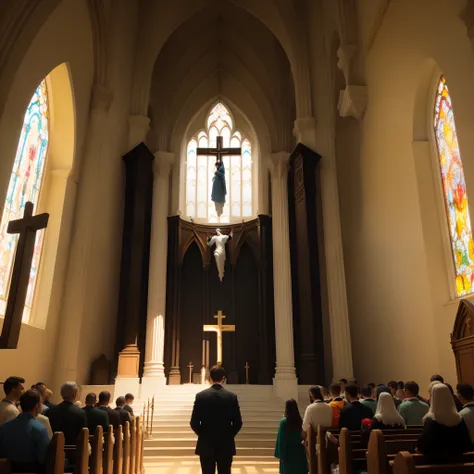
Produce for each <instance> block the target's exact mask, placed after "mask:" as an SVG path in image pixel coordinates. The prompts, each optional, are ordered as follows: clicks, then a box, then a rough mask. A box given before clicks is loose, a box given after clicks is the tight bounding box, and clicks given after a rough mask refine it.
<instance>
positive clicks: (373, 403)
mask: <svg viewBox="0 0 474 474" xmlns="http://www.w3.org/2000/svg"><path fill="white" fill-rule="evenodd" d="M360 394H361V395H362V400H361V401H360V403H362V405H365V406H367V407H369V408H370V409H371V410H372V412H373V414H374V415H375V412H376V411H377V400H375V398H373V388H372V387H370V386H367V387H362V389H361V391H360Z"/></svg>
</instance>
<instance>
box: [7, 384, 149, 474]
mask: <svg viewBox="0 0 474 474" xmlns="http://www.w3.org/2000/svg"><path fill="white" fill-rule="evenodd" d="M24 384H25V380H24V379H23V378H21V377H9V378H8V379H7V380H6V381H5V382H4V384H3V389H4V392H5V398H4V399H3V400H2V401H1V402H0V473H1V474H8V473H10V472H13V473H15V472H18V473H54V474H59V473H64V472H74V473H77V474H85V473H88V472H91V474H92V473H95V474H99V473H104V474H112V473H113V474H136V473H140V472H142V471H143V464H142V458H143V456H142V453H143V430H142V426H141V420H140V418H139V417H135V416H134V413H133V409H132V407H131V405H132V404H133V400H134V396H133V395H132V394H127V395H126V396H120V397H118V398H117V400H116V408H114V409H112V408H110V406H109V405H110V400H111V394H110V393H109V392H107V391H103V392H101V393H100V394H99V396H98V397H97V395H96V394H95V393H89V394H88V395H87V396H86V398H85V404H84V406H83V405H82V403H81V402H80V401H79V400H78V392H79V387H78V386H77V384H76V383H75V382H66V383H64V384H63V385H62V387H61V398H62V402H61V403H59V404H58V405H55V404H53V402H52V397H53V393H52V392H51V391H50V390H48V389H47V388H46V386H45V384H44V383H41V382H40V383H37V384H35V385H33V386H32V387H31V389H29V390H25V386H24Z"/></svg>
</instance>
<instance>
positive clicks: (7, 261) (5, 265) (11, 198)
mask: <svg viewBox="0 0 474 474" xmlns="http://www.w3.org/2000/svg"><path fill="white" fill-rule="evenodd" d="M47 151H48V91H47V89H46V81H43V82H42V83H41V84H40V85H39V87H38V88H37V89H36V91H35V93H34V95H33V97H32V99H31V101H30V103H29V105H28V108H27V109H26V113H25V118H24V121H23V128H22V130H21V135H20V141H19V143H18V148H17V151H16V155H15V161H14V163H13V169H12V173H11V177H10V183H9V185H8V191H7V196H6V199H5V204H4V208H3V215H2V220H1V224H0V314H1V315H4V314H5V309H6V300H7V297H8V290H9V288H10V279H11V273H12V270H13V262H14V259H15V252H16V246H17V242H18V235H12V234H7V226H8V222H9V221H11V220H14V219H19V218H21V217H22V216H23V210H24V207H25V203H26V202H27V201H31V202H32V203H33V204H34V208H35V210H36V208H37V206H38V201H39V195H40V192H41V185H42V182H43V175H44V168H45V162H46V155H47ZM43 237H44V231H41V232H38V233H37V236H36V242H35V248H34V253H33V262H32V267H31V272H30V280H29V284H28V291H27V295H26V303H25V309H24V311H23V322H28V321H29V319H30V312H31V307H32V305H33V298H34V293H35V287H36V282H37V279H38V268H39V264H40V259H41V249H42V247H43Z"/></svg>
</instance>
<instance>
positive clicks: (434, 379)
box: [430, 374, 444, 383]
mask: <svg viewBox="0 0 474 474" xmlns="http://www.w3.org/2000/svg"><path fill="white" fill-rule="evenodd" d="M430 382H441V383H444V378H443V376H442V375H439V374H434V375H432V376H431V378H430Z"/></svg>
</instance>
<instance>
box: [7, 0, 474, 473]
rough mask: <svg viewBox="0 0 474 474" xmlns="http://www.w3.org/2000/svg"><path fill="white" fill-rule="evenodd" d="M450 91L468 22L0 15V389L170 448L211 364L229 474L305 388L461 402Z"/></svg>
mask: <svg viewBox="0 0 474 474" xmlns="http://www.w3.org/2000/svg"><path fill="white" fill-rule="evenodd" d="M473 77H474V1H472V0H432V1H430V2H423V1H418V2H414V1H409V0H399V1H395V0H258V1H255V0H219V1H218V0H194V1H192V2H189V1H187V0H173V1H167V0H139V1H127V0H114V1H111V0H6V1H2V2H1V3H0V143H1V146H0V197H1V199H0V203H2V205H3V207H2V208H1V209H0V211H1V212H2V218H1V223H0V316H1V322H0V324H1V325H2V326H3V333H2V335H1V337H0V380H5V379H7V377H9V376H12V375H17V376H21V377H24V378H25V379H26V381H27V385H31V384H33V383H35V382H36V381H37V380H44V381H45V383H46V384H47V386H48V387H51V389H52V390H53V392H54V393H55V394H58V395H59V389H60V387H61V384H62V383H63V382H65V381H75V382H76V383H77V384H78V385H79V386H80V387H82V388H81V396H82V394H83V395H84V396H85V394H86V393H87V392H88V391H100V389H103V388H104V387H106V388H107V389H108V390H110V391H111V392H112V394H115V396H118V395H122V394H125V393H127V392H132V393H134V394H135V396H136V404H137V406H139V407H140V409H141V408H142V407H143V406H146V404H147V400H148V401H149V400H150V399H152V398H153V397H156V404H157V405H158V406H157V412H156V416H157V417H158V418H157V419H158V420H161V422H162V425H163V427H162V428H161V430H162V431H160V433H161V435H162V436H164V437H165V438H166V437H168V438H170V439H175V438H176V439H177V437H178V435H175V436H171V434H170V433H169V432H166V429H165V428H166V426H167V424H168V425H172V424H173V423H178V425H180V426H181V425H183V426H184V425H186V429H188V426H189V424H188V411H189V410H190V409H191V407H192V401H193V399H194V395H195V394H196V393H197V391H198V390H201V389H202V387H203V385H205V384H206V383H208V382H207V381H208V374H209V367H210V366H212V365H214V364H216V363H219V364H222V365H223V367H224V368H225V370H226V374H227V383H228V384H229V386H230V387H231V389H232V390H233V391H235V393H237V394H238V395H239V398H240V399H242V408H243V414H244V427H245V415H246V414H247V419H248V420H249V423H248V425H247V426H250V427H251V428H253V425H252V419H254V422H255V426H257V425H258V423H260V422H261V423H260V425H261V426H263V428H262V429H263V433H264V436H263V435H261V433H260V434H259V433H257V431H255V433H257V435H258V436H257V438H253V437H252V436H253V435H252V432H249V433H245V436H244V435H242V436H243V439H242V441H241V445H240V446H241V447H242V450H243V451H244V452H245V450H246V449H247V450H248V453H247V454H246V455H244V456H243V458H242V459H244V461H241V460H239V461H238V462H240V463H241V465H240V467H239V464H238V463H237V465H236V469H237V471H236V472H241V473H252V472H277V471H278V465H277V464H275V462H274V460H273V448H274V437H275V436H276V432H275V429H274V428H275V426H274V425H275V420H278V419H279V417H280V415H281V413H282V411H283V403H284V401H285V400H287V399H289V398H294V399H297V400H301V403H303V401H304V403H307V390H308V386H311V385H315V384H321V385H324V386H327V385H328V384H330V383H331V382H334V381H339V380H340V379H347V380H352V379H356V380H357V381H358V382H359V383H360V384H367V383H370V382H374V383H386V382H387V381H389V380H415V381H418V383H420V387H421V391H422V392H427V390H428V385H429V378H430V376H431V375H432V374H435V373H440V374H443V376H444V378H445V379H446V380H449V381H450V382H451V384H453V385H456V383H457V382H458V381H464V382H469V383H471V384H472V383H474V326H473V323H472V318H474V306H472V303H471V301H472V297H473V294H474V239H473V236H472V227H471V217H470V210H471V209H473V207H470V206H469V204H470V203H474V135H473V134H472V133H471V132H470V130H471V129H472V127H473V126H474V114H473V110H474V90H473V88H472V78H473ZM217 163H219V164H217ZM221 163H222V164H221ZM219 166H222V176H221V178H218V177H217V173H218V171H219ZM216 170H217V171H216ZM219 179H220V180H221V181H220V182H224V188H225V192H224V194H223V195H224V201H225V202H224V203H222V202H217V201H215V199H214V197H215V194H214V191H215V189H216V184H217V183H219ZM211 192H212V194H211ZM27 202H32V203H33V208H34V210H33V214H35V215H38V214H41V215H43V214H48V215H49V217H48V219H46V220H47V225H46V223H45V222H43V224H41V225H38V226H37V228H35V231H34V232H33V231H32V228H31V227H28V226H27V227H25V229H27V230H25V234H24V235H26V237H24V238H25V239H26V240H25V241H28V242H31V245H30V246H29V247H28V245H26V247H22V246H21V245H22V244H21V242H23V240H22V239H23V237H22V236H23V234H22V233H21V232H20V231H18V232H20V234H12V233H9V232H8V231H7V230H8V229H10V230H11V229H12V228H13V227H9V222H11V221H12V220H17V219H21V218H22V217H23V216H24V215H25V219H26V214H25V205H26V203H27ZM219 203H220V207H219ZM473 206H474V204H473ZM43 221H45V219H43ZM28 232H29V234H28ZM32 232H33V233H32ZM28 236H30V238H29V240H28ZM214 237H216V238H214ZM19 242H20V243H19ZM17 249H18V250H17ZM19 249H27V250H26V251H28V249H29V251H30V254H29V255H30V257H29V260H28V259H26V260H28V261H27V262H26V260H25V259H23V263H22V261H21V260H22V259H21V257H22V255H23V254H22V253H21V252H23V250H21V252H20V250H19ZM25 258H26V257H25ZM25 262H26V263H25ZM21 270H24V271H23V273H22V272H21ZM25 272H26V273H25ZM20 274H23V275H25V278H24V279H22V278H21V276H20ZM18 301H20V303H19V304H20V306H18V304H17V306H16V309H15V303H18ZM30 382H31V383H30ZM160 400H162V401H163V404H162V405H161V406H159V403H160ZM179 403H182V405H181V406H180V405H179ZM264 406H265V407H266V409H264V408H263V407H264ZM303 408H304V407H303ZM173 410H175V411H173ZM262 410H264V412H265V413H264V415H261V411H262ZM259 413H260V415H259ZM259 416H261V417H260V418H259ZM160 417H161V418H160ZM252 417H253V418H252ZM276 422H277V421H276ZM158 424H160V423H159V422H158ZM276 426H278V424H277V425H276ZM170 430H171V428H170ZM183 430H184V428H183ZM255 430H257V428H255ZM170 432H171V431H170ZM255 433H254V434H255ZM183 436H184V438H183V439H180V440H179V443H181V444H179V443H178V444H179V446H178V445H177V446H173V445H172V442H171V441H169V440H168V441H169V442H168V444H166V443H164V442H163V443H161V444H160V439H159V437H160V434H158V435H157V437H158V439H157V440H155V444H153V443H152V444H149V445H148V447H147V445H145V451H146V450H148V451H146V452H148V457H149V459H148V463H149V464H148V467H149V469H150V471H149V472H155V471H156V472H157V473H158V472H160V473H161V472H162V473H165V472H169V473H172V472H180V473H181V472H182V473H185V472H189V473H191V472H198V471H193V470H192V469H196V467H195V466H194V465H192V464H189V466H190V467H189V468H188V470H186V468H183V470H179V469H181V467H180V468H179V469H178V468H177V467H176V465H174V464H173V463H174V461H173V459H175V458H176V457H180V456H185V457H186V459H188V458H189V460H190V461H189V463H192V459H193V456H192V455H193V452H194V451H193V449H192V447H193V445H192V443H194V438H191V437H190V436H189V435H188V434H183ZM256 439H257V441H256ZM258 440H263V441H262V442H261V445H259V447H258V449H260V450H261V451H258V449H257V448H254V445H255V443H257V444H258V442H259V441H258ZM165 441H166V440H165ZM170 443H171V444H170ZM186 443H188V444H186ZM265 443H266V444H265ZM183 446H184V447H183ZM238 448H239V445H238ZM245 456H247V458H245ZM252 456H253V457H252ZM239 459H240V458H239ZM270 459H271V460H270ZM145 460H146V459H145ZM193 466H194V467H193ZM249 466H250V467H249ZM252 466H253V467H252ZM275 466H276V467H275ZM153 469H154V470H153ZM252 469H253V470H252ZM266 469H267V470H266ZM272 469H273V470H272ZM147 470H148V468H147Z"/></svg>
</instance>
